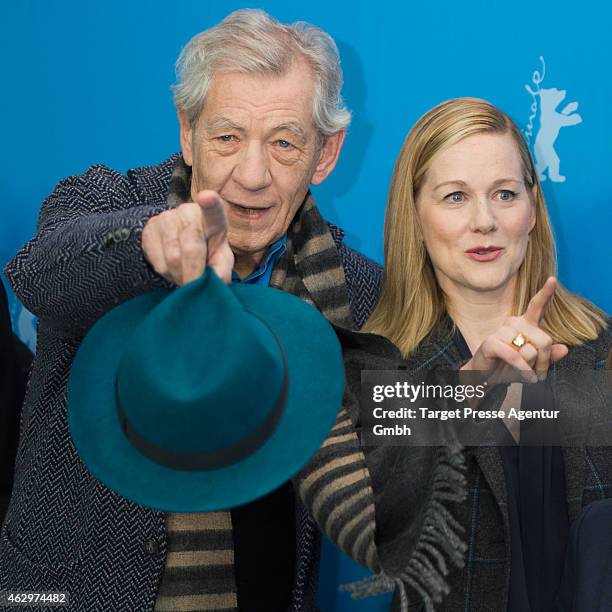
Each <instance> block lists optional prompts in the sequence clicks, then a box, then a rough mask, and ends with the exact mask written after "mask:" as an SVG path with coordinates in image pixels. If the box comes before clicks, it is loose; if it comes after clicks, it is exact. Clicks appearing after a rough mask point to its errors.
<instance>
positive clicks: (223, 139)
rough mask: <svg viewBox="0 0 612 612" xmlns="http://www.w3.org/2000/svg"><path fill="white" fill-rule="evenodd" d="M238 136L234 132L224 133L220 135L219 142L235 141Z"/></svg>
mask: <svg viewBox="0 0 612 612" xmlns="http://www.w3.org/2000/svg"><path fill="white" fill-rule="evenodd" d="M235 139H236V137H235V136H234V135H233V134H223V136H219V137H218V138H217V140H218V141H219V142H233V141H234V140H235Z"/></svg>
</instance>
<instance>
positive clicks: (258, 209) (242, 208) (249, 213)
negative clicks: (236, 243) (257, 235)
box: [226, 200, 272, 218]
mask: <svg viewBox="0 0 612 612" xmlns="http://www.w3.org/2000/svg"><path fill="white" fill-rule="evenodd" d="M226 201H227V203H228V204H229V205H230V208H231V209H232V210H233V211H235V212H236V213H238V214H239V215H244V216H246V217H253V218H257V217H261V216H262V215H264V214H265V213H266V211H268V210H270V208H272V207H271V206H265V205H258V206H247V205H245V204H238V203H237V202H231V201H229V200H226Z"/></svg>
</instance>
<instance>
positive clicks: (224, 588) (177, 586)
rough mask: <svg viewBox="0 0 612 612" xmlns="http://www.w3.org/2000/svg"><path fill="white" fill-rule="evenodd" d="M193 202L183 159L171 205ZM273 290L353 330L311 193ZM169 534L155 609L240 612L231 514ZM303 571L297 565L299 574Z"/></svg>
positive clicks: (186, 522)
mask: <svg viewBox="0 0 612 612" xmlns="http://www.w3.org/2000/svg"><path fill="white" fill-rule="evenodd" d="M190 200H191V168H190V167H189V166H187V165H186V164H185V162H184V160H183V158H182V157H180V158H179V159H178V161H177V164H176V166H175V168H174V170H173V173H172V177H171V180H170V187H169V192H168V196H167V199H166V201H167V203H168V204H169V205H170V206H178V205H179V204H182V203H184V202H188V201H190ZM270 286H272V287H275V288H277V289H281V290H283V291H286V292H288V293H292V294H293V295H296V296H298V297H300V298H302V299H303V300H305V301H306V302H308V303H310V304H312V305H313V306H315V307H316V308H318V309H319V310H320V311H321V313H322V314H323V315H324V316H325V317H326V318H327V319H328V320H329V321H331V322H332V323H334V324H336V325H340V326H342V327H346V328H352V327H353V319H352V316H351V310H350V306H349V299H348V293H347V289H346V280H345V277H344V269H343V267H342V262H341V260H340V257H339V255H338V250H337V248H336V244H335V242H334V239H333V237H332V235H331V234H330V231H329V227H328V225H327V223H326V222H325V221H324V220H323V218H322V217H321V215H320V213H319V211H318V209H317V206H316V204H315V201H314V198H313V197H312V195H311V194H310V193H308V194H307V196H306V198H305V200H304V203H303V204H302V206H301V208H300V209H299V210H298V212H297V214H296V216H295V218H294V219H293V222H292V223H291V225H290V227H289V229H288V231H287V247H286V251H285V253H284V255H283V257H282V258H281V259H280V261H279V262H278V263H277V265H276V266H275V268H274V271H273V272H272V278H271V280H270ZM166 531H167V542H168V555H167V558H166V566H165V570H164V574H163V576H162V581H161V585H160V588H159V591H158V596H157V601H156V605H155V610H156V611H158V612H164V611H174V610H190V611H193V610H202V611H204V610H206V611H209V610H217V611H221V610H224V611H228V610H237V609H238V608H237V606H238V601H237V587H236V579H235V575H234V547H233V538H232V515H231V513H230V512H229V511H222V512H208V513H193V514H176V513H171V514H168V515H167V517H166ZM297 550H298V551H299V550H300V545H299V542H298V546H297ZM298 563H299V560H298ZM300 569H301V568H300V566H299V564H298V566H297V567H296V574H298V575H299V574H300Z"/></svg>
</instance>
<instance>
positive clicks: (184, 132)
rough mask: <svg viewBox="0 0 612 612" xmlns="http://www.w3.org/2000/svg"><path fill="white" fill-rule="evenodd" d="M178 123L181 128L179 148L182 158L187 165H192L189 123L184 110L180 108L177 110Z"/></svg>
mask: <svg viewBox="0 0 612 612" xmlns="http://www.w3.org/2000/svg"><path fill="white" fill-rule="evenodd" d="M177 115H178V120H179V125H180V129H181V150H182V151H183V159H184V160H185V163H186V164H187V165H188V166H192V165H193V150H192V148H191V143H192V138H191V137H192V133H191V124H190V123H189V119H187V115H185V112H184V111H182V110H180V111H178V112H177Z"/></svg>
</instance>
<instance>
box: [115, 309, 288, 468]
mask: <svg viewBox="0 0 612 612" xmlns="http://www.w3.org/2000/svg"><path fill="white" fill-rule="evenodd" d="M250 314H253V313H250ZM253 316H257V315H253ZM257 318H258V319H259V317H257ZM260 320H262V319H260ZM262 321H263V320H262ZM264 323H265V322H264ZM266 327H268V326H267V324H266ZM268 329H270V328H269V327H268ZM270 331H271V332H272V330H271V329H270ZM272 335H273V336H274V339H275V340H276V343H277V344H278V346H279V348H280V351H281V356H282V359H283V383H282V387H281V390H280V392H279V395H278V398H277V400H276V403H275V405H274V408H273V409H272V410H271V412H270V414H269V415H268V416H267V417H266V419H265V421H264V422H263V423H261V424H260V425H258V426H257V427H256V428H255V429H254V430H253V431H252V432H251V433H250V434H248V435H247V436H245V437H244V438H242V439H240V440H238V442H236V443H234V444H231V445H230V446H226V447H223V448H219V449H215V450H214V451H204V452H195V453H184V452H178V451H174V450H171V449H169V448H166V447H164V446H160V445H159V444H156V443H155V442H152V441H151V440H150V439H148V438H145V437H144V436H143V435H141V434H140V433H139V432H138V431H136V429H134V427H133V426H132V425H130V422H129V421H128V418H127V415H126V414H125V411H124V410H123V406H122V405H121V401H120V399H119V394H118V392H117V384H116V383H115V396H116V404H117V412H118V413H119V422H120V424H121V429H122V430H123V432H124V433H125V435H126V436H127V438H128V440H129V441H130V442H131V443H132V444H133V445H134V446H135V447H136V448H137V449H138V450H139V451H140V452H141V453H142V454H143V455H145V456H146V457H148V458H149V459H151V460H152V461H155V462H156V463H159V464H160V465H163V466H165V467H168V468H172V469H174V470H183V471H186V472H196V471H205V470H218V469H220V468H224V467H227V466H229V465H233V464H234V463H238V462H239V461H241V460H242V459H245V458H246V457H248V456H249V455H251V454H252V453H254V452H255V451H256V450H257V449H258V448H259V447H260V446H262V445H263V444H264V442H266V441H267V440H268V439H269V438H270V436H271V435H272V433H273V432H274V430H275V429H276V426H277V425H278V423H279V421H280V419H281V416H282V414H283V412H284V411H285V405H286V404H287V394H288V389H289V369H288V367H287V357H286V355H285V350H284V349H283V346H282V344H281V343H280V341H279V339H278V338H277V337H276V334H274V332H272Z"/></svg>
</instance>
